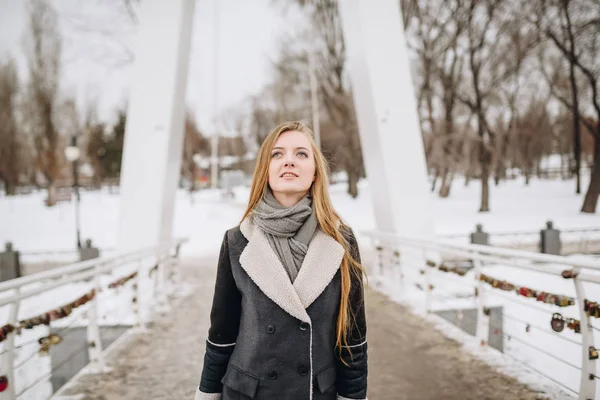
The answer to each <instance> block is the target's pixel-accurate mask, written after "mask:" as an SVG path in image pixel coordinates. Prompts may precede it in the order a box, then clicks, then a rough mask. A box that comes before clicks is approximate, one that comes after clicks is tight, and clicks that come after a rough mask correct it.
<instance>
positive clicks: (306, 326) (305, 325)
mask: <svg viewBox="0 0 600 400" xmlns="http://www.w3.org/2000/svg"><path fill="white" fill-rule="evenodd" d="M307 329H308V324H307V323H306V322H301V323H300V330H302V331H305V330H307Z"/></svg>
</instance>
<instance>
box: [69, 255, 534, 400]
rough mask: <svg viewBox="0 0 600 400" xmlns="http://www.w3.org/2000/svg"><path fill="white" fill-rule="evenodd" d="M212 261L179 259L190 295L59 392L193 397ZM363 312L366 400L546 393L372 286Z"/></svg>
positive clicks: (122, 399)
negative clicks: (99, 367) (105, 366)
mask: <svg viewBox="0 0 600 400" xmlns="http://www.w3.org/2000/svg"><path fill="white" fill-rule="evenodd" d="M215 264H216V256H215V255H213V256H211V257H203V258H187V259H184V260H182V263H181V265H180V267H181V274H182V275H181V278H182V279H183V280H184V281H185V282H187V283H188V284H191V285H193V286H194V289H193V290H192V291H191V294H190V295H189V296H187V297H184V298H182V299H180V300H178V301H177V302H176V303H174V304H173V311H172V312H171V313H169V314H167V315H165V316H164V317H162V318H160V319H159V320H158V321H157V323H156V324H155V326H154V327H153V328H150V330H149V331H148V332H146V333H143V334H138V335H136V336H134V337H133V338H131V339H130V340H129V341H127V342H125V343H124V345H123V346H122V347H121V348H117V349H115V351H114V352H113V353H112V354H111V355H110V356H109V357H108V363H109V365H110V367H112V371H111V372H109V373H107V374H94V375H84V376H82V377H81V378H80V379H79V380H77V381H76V382H73V383H72V386H71V387H70V388H69V389H68V390H66V391H65V393H64V394H65V395H67V394H68V395H79V396H78V397H77V398H78V399H81V400H84V399H89V400H134V399H155V400H159V399H164V400H166V399H169V400H172V399H192V398H193V397H194V391H195V388H196V385H197V384H198V382H199V377H200V373H201V369H202V360H203V355H204V343H205V342H204V341H205V339H206V334H207V332H208V324H209V319H208V317H209V312H210V304H211V300H212V293H213V285H214V275H215V269H214V266H215ZM367 315H368V332H369V334H368V337H369V357H370V358H369V359H370V362H369V370H370V373H369V394H368V395H369V398H372V399H376V400H386V399H389V400H405V399H406V400H419V399H423V400H426V399H441V398H443V399H448V400H454V399H457V400H458V399H461V400H470V399H472V400H476V399H477V400H480V399H489V400H500V399H507V398H511V399H523V400H534V399H543V398H545V397H544V396H543V395H542V394H540V393H539V392H535V391H533V390H531V389H529V388H526V387H525V386H523V385H522V384H521V383H518V382H517V381H516V380H515V379H513V378H510V377H507V376H505V375H502V374H501V373H499V372H496V371H495V370H494V369H493V368H492V367H489V366H488V365H486V364H485V363H484V362H482V361H480V360H478V359H475V358H473V357H472V356H471V355H469V354H468V353H467V352H466V351H465V350H464V349H463V347H462V345H460V344H459V343H457V342H455V341H453V340H451V339H448V338H447V337H446V336H444V335H443V334H442V333H441V332H439V331H438V330H436V329H435V328H434V327H433V325H432V324H431V322H428V321H426V320H424V319H422V318H420V317H418V316H416V315H414V314H411V313H410V312H409V311H408V310H407V309H406V308H404V307H402V306H400V305H398V304H396V303H394V302H392V301H389V300H388V299H386V298H385V297H383V296H382V295H380V294H378V293H377V292H375V291H373V290H371V289H368V290H367ZM259 390H260V389H259ZM281 395H282V396H281V399H285V398H286V397H285V393H282V394H281ZM73 398H75V397H73Z"/></svg>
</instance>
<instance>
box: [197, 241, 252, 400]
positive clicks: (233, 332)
mask: <svg viewBox="0 0 600 400" xmlns="http://www.w3.org/2000/svg"><path fill="white" fill-rule="evenodd" d="M240 315H241V294H240V292H239V290H238V288H237V286H236V284H235V280H234V278H233V274H232V272H231V262H230V259H229V243H228V237H227V234H225V237H224V238H223V243H222V245H221V252H220V254H219V264H218V266H217V278H216V282H215V293H214V297H213V302H212V309H211V312H210V329H209V331H208V340H207V341H206V352H205V354H204V367H203V369H202V377H201V378H200V385H199V386H198V390H197V391H196V395H195V397H194V400H220V399H221V392H222V390H223V384H222V383H221V379H222V378H223V376H224V375H225V371H226V370H227V364H228V363H229V358H230V357H231V354H232V353H233V349H234V347H235V341H236V339H237V335H238V331H239V326H240Z"/></svg>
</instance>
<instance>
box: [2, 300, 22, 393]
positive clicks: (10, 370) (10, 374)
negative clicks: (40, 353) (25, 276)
mask: <svg viewBox="0 0 600 400" xmlns="http://www.w3.org/2000/svg"><path fill="white" fill-rule="evenodd" d="M19 291H20V290H19V288H17V289H15V294H17V295H18V294H19ZM20 304H21V302H20V300H17V301H15V302H14V303H11V304H10V306H9V307H10V311H9V317H8V323H9V324H12V325H14V326H16V325H17V323H18V321H17V319H18V316H19V305H20ZM15 336H16V332H13V333H9V334H8V337H7V338H6V340H5V341H4V352H5V353H4V354H3V355H2V356H1V357H2V363H1V364H0V365H2V371H3V372H4V373H5V374H6V378H7V379H8V386H7V388H6V390H5V391H4V392H2V393H0V399H2V400H15V399H16V392H15V370H14V367H15Z"/></svg>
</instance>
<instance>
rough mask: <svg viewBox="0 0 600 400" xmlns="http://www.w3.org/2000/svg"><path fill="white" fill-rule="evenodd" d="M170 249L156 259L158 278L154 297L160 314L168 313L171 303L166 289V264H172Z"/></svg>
mask: <svg viewBox="0 0 600 400" xmlns="http://www.w3.org/2000/svg"><path fill="white" fill-rule="evenodd" d="M170 258H171V257H170V255H169V249H167V251H166V252H164V253H159V254H158V255H157V257H156V263H157V264H156V265H157V267H156V276H155V285H154V296H155V299H156V307H157V310H158V311H159V312H163V311H168V309H169V301H168V299H167V293H166V287H165V263H170V262H171V260H170Z"/></svg>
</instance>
